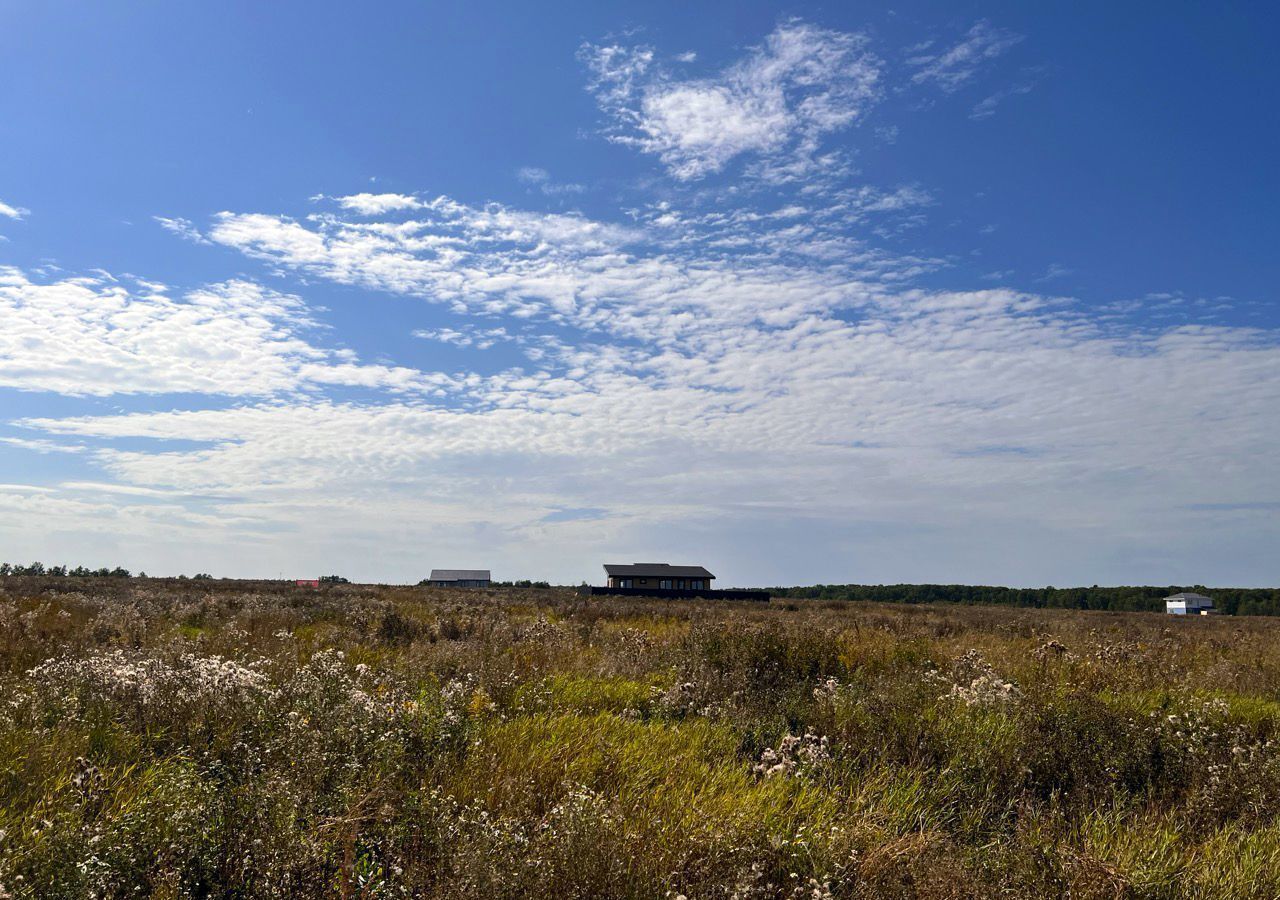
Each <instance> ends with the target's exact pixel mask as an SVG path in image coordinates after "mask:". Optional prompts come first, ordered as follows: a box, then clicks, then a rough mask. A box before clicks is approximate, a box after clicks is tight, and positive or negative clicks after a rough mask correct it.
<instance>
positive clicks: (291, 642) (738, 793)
mask: <svg viewBox="0 0 1280 900" xmlns="http://www.w3.org/2000/svg"><path fill="white" fill-rule="evenodd" d="M1277 638H1280V621H1276V620H1271V619H1268V618H1262V617H1253V618H1247V619H1246V618H1238V617H1219V618H1193V619H1181V620H1171V619H1168V618H1165V617H1163V616H1159V615H1151V614H1138V613H1106V612H1088V611H1077V610H1045V609H1015V608H992V607H961V606H924V605H920V606H891V605H882V604H875V603H849V602H841V601H826V602H824V601H803V600H775V601H774V602H772V603H769V604H733V603H724V602H720V603H716V602H683V601H678V602H672V601H645V600H636V599H622V598H582V597H578V596H576V595H575V594H573V593H572V592H569V591H564V590H557V589H550V590H546V589H521V588H495V589H490V590H442V589H432V588H425V587H412V588H409V587H406V588H389V587H369V586H360V585H346V584H326V585H325V586H324V587H322V588H321V589H318V590H312V589H307V588H297V587H293V586H284V585H281V584H278V583H247V582H229V581H210V580H191V581H184V582H176V581H169V582H166V581H160V580H142V579H136V578H135V579H121V578H76V577H71V576H63V577H58V578H45V577H9V578H6V579H3V580H0V898H27V897H32V898H36V897H38V898H64V897H65V898H81V897H96V898H110V897H135V896H155V897H165V898H178V897H210V896H217V897H237V898H240V897H243V898H258V897H262V898H267V897H272V898H275V897H343V898H352V897H361V898H374V897H379V898H381V897H451V898H452V897H463V898H468V897H473V898H491V897H510V898H516V897H548V898H550V897H555V898H573V897H581V898H588V897H606V898H607V897H627V898H630V897H634V898H650V897H672V898H674V897H678V896H684V897H687V898H691V900H692V898H730V897H733V898H753V897H761V898H764V897H783V898H795V900H799V898H808V900H821V898H828V897H832V898H834V897H868V898H870V897H926V898H930V897H937V898H942V897H947V898H959V897H973V898H984V897H996V896H999V897H1027V898H1030V897H1054V896H1062V897H1068V896H1069V897H1075V898H1088V897H1099V898H1101V897H1135V898H1137V897H1143V898H1176V897H1190V898H1209V897H1222V898H1228V897H1230V898H1242V897H1257V898H1264V897H1265V898H1273V897H1277V896H1280V743H1277V741H1278V732H1280V642H1278V641H1277Z"/></svg>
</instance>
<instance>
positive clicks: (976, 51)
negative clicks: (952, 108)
mask: <svg viewBox="0 0 1280 900" xmlns="http://www.w3.org/2000/svg"><path fill="white" fill-rule="evenodd" d="M1021 40H1022V35H1020V34H1014V33H1013V32H1010V31H1006V30H1004V29H1001V28H996V27H994V26H992V25H991V23H989V22H985V21H981V22H978V23H976V24H975V25H974V26H973V27H972V28H970V29H969V31H968V33H966V34H965V36H964V39H963V40H961V41H960V42H959V43H958V44H955V45H953V46H951V47H948V48H947V49H945V50H943V51H941V52H938V53H928V52H922V53H918V54H917V55H915V56H912V57H911V58H910V59H908V60H907V62H908V64H909V65H911V66H913V67H915V68H916V70H917V71H916V72H915V74H913V75H912V76H911V80H912V81H913V82H915V83H916V84H925V83H933V84H935V85H937V86H938V87H940V88H941V89H942V90H944V91H946V92H947V93H951V92H953V91H956V90H959V89H960V88H961V87H962V86H963V85H964V84H965V83H966V82H968V81H969V80H970V79H972V78H973V77H974V76H975V75H977V74H978V72H979V71H980V70H981V69H982V68H983V67H984V66H985V65H986V64H987V63H989V62H990V61H991V60H993V59H995V58H996V57H998V56H1000V55H1001V54H1003V53H1004V52H1005V51H1006V50H1008V49H1009V48H1010V47H1012V46H1014V45H1015V44H1017V43H1018V42H1019V41H1021ZM929 49H932V48H931V47H930V48H929Z"/></svg>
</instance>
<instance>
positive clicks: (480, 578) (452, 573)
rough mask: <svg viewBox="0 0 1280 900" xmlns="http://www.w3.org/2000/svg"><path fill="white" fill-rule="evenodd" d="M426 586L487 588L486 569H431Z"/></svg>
mask: <svg viewBox="0 0 1280 900" xmlns="http://www.w3.org/2000/svg"><path fill="white" fill-rule="evenodd" d="M427 584H429V585H431V586H432V587H488V586H489V570H488V569H432V570H431V577H430V578H428V579H427Z"/></svg>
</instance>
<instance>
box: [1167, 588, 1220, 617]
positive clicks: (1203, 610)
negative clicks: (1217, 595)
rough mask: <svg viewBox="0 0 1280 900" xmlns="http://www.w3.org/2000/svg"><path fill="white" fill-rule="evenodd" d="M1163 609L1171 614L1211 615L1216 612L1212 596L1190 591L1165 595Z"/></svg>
mask: <svg viewBox="0 0 1280 900" xmlns="http://www.w3.org/2000/svg"><path fill="white" fill-rule="evenodd" d="M1164 611H1165V612H1167V613H1168V614H1169V615H1171V616H1212V615H1214V614H1216V613H1217V612H1218V610H1217V609H1216V608H1215V607H1214V605H1213V599H1212V598H1210V597H1206V596H1205V595H1204V594H1196V593H1193V592H1191V591H1183V592H1182V593H1180V594H1174V595H1173V596H1172V597H1165V598H1164Z"/></svg>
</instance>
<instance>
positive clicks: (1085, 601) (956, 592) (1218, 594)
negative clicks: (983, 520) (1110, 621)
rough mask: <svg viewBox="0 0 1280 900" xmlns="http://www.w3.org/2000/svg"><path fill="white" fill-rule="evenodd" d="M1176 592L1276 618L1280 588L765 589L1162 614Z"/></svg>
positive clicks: (810, 595)
mask: <svg viewBox="0 0 1280 900" xmlns="http://www.w3.org/2000/svg"><path fill="white" fill-rule="evenodd" d="M1180 591H1194V592H1195V593H1198V594H1205V595H1206V596H1209V597H1212V598H1213V602H1214V606H1216V607H1217V608H1218V609H1219V610H1220V611H1221V612H1224V613H1227V614H1229V615H1237V616H1280V588H1207V587H1205V586H1204V585H1193V586H1178V585H1169V586H1167V587H1154V586H1136V585H1135V586H1121V587H1099V586H1098V585H1094V586H1093V587H1072V588H1058V587H1053V586H1049V587H1042V588H1009V587H996V586H990V585H970V584H814V585H808V586H801V587H774V588H769V592H770V593H771V594H772V595H773V596H775V597H793V598H798V599H806V600H872V601H876V602H880V603H961V604H965V605H975V604H994V605H999V606H1031V607H1040V608H1048V609H1107V610H1116V611H1122V612H1163V611H1164V598H1165V597H1168V596H1170V595H1171V594H1176V593H1179V592H1180Z"/></svg>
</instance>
